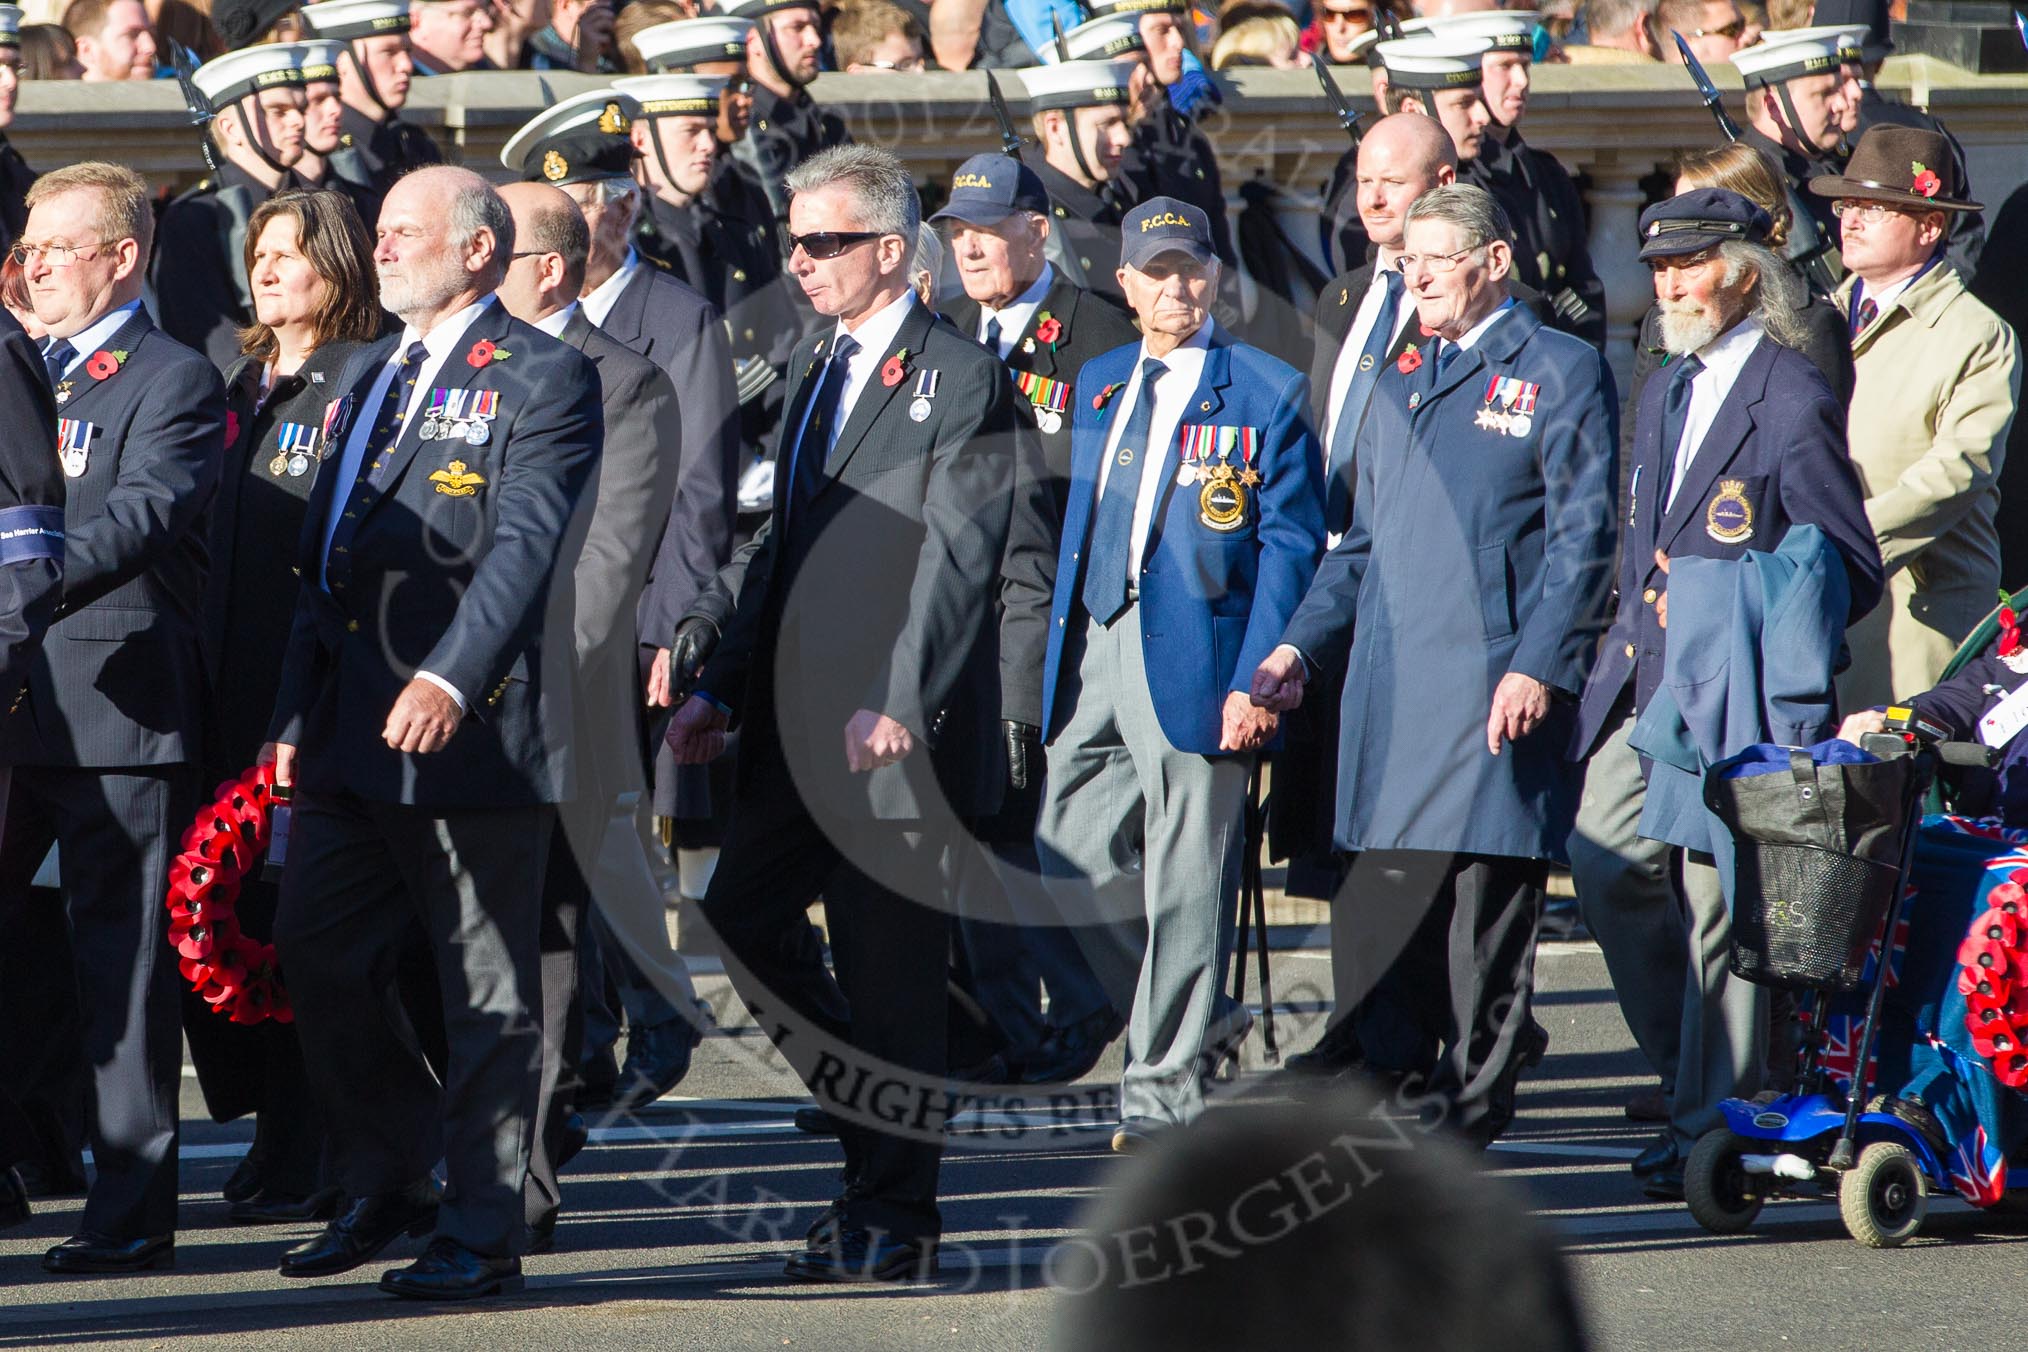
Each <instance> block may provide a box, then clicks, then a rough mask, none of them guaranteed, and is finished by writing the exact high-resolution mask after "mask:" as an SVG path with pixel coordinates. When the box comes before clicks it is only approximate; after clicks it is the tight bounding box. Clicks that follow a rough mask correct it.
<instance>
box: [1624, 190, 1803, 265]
mask: <svg viewBox="0 0 2028 1352" xmlns="http://www.w3.org/2000/svg"><path fill="white" fill-rule="evenodd" d="M1773 228H1774V219H1773V218H1772V217H1771V216H1769V215H1768V214H1767V208H1765V207H1763V206H1761V205H1760V204H1759V203H1758V202H1749V201H1748V200H1747V199H1746V198H1744V197H1741V196H1740V195H1739V194H1738V193H1736V192H1733V191H1731V190H1730V189H1727V188H1692V189H1691V190H1690V191H1689V192H1686V193H1678V194H1677V195H1676V196H1674V197H1672V198H1670V199H1669V200H1668V201H1666V202H1657V203H1655V205H1653V206H1651V207H1649V208H1648V209H1647V210H1646V211H1644V212H1642V213H1641V257H1642V258H1644V259H1647V258H1670V257H1674V256H1676V255H1679V254H1693V253H1697V252H1699V251H1701V250H1704V249H1708V248H1710V247H1711V246H1712V245H1714V244H1727V243H1746V244H1765V243H1767V233H1768V231H1769V230H1771V229H1773Z"/></svg>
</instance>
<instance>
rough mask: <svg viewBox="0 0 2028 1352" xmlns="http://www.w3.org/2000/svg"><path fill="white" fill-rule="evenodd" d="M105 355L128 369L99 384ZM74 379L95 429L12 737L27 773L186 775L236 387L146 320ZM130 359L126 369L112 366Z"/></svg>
mask: <svg viewBox="0 0 2028 1352" xmlns="http://www.w3.org/2000/svg"><path fill="white" fill-rule="evenodd" d="M97 352H103V353H105V354H106V360H105V362H103V363H97V364H98V365H99V366H100V368H101V369H102V370H103V368H104V367H106V366H114V365H115V364H116V369H112V370H110V371H107V372H105V374H104V375H103V378H101V377H99V376H94V375H93V374H92V373H91V369H90V368H91V367H93V365H94V364H95V362H96V357H97ZM97 352H90V353H85V354H83V355H84V357H85V358H86V360H85V361H83V362H80V363H79V364H78V365H77V366H76V367H75V368H74V369H73V370H72V372H71V374H70V376H69V377H68V378H67V379H66V380H65V381H64V382H63V383H64V385H65V386H66V387H68V397H67V398H65V399H64V400H63V402H62V404H61V406H60V407H59V408H58V410H57V412H58V416H59V417H61V418H65V419H70V420H73V421H74V422H76V423H81V424H89V425H90V428H91V444H90V449H89V452H88V454H87V456H86V460H85V467H84V473H83V474H81V475H79V476H77V477H76V478H73V479H71V480H70V481H69V483H68V485H67V487H68V489H69V493H68V501H67V502H66V503H65V505H64V532H65V540H64V562H63V572H64V578H63V601H62V604H61V609H60V611H59V616H58V619H57V622H56V623H55V624H54V625H53V626H51V628H50V630H49V634H48V637H47V638H46V639H45V640H44V642H43V646H42V651H41V652H40V653H39V654H37V656H36V658H35V660H34V662H33V663H32V665H31V666H30V667H29V672H28V691H27V694H26V696H25V698H24V699H23V700H22V701H21V703H20V704H19V705H18V706H17V707H16V708H15V710H14V712H13V713H12V714H11V715H9V716H8V718H7V720H6V725H5V728H4V731H0V760H4V761H6V762H8V763H10V764H14V765H60V766H80V767H86V768H114V767H121V766H137V765H177V764H182V763H185V762H191V761H195V760H196V759H197V758H198V757H199V755H200V754H201V753H202V750H203V741H202V735H201V734H202V728H203V721H204V714H205V706H206V702H207V700H208V698H209V693H208V683H207V681H206V680H205V675H204V654H203V638H202V630H201V623H202V618H201V617H202V607H203V599H204V575H205V569H206V558H207V551H206V547H205V524H206V514H207V513H208V512H209V510H210V507H211V499H212V495H213V494H214V493H215V492H216V491H217V488H218V473H219V462H220V459H221V458H222V456H223V455H224V450H225V387H224V384H223V383H222V382H221V381H220V379H219V375H218V371H217V369H216V368H215V367H213V366H212V365H211V363H210V362H208V361H206V360H205V359H204V358H203V357H202V356H201V355H199V354H198V353H196V352H193V351H191V350H190V349H189V348H187V347H184V346H183V345H182V344H181V343H178V342H176V341H175V340H174V339H172V338H170V337H169V336H168V335H167V334H165V333H163V332H162V331H161V330H160V329H157V328H156V327H155V326H154V324H153V323H152V322H151V321H150V320H149V318H148V314H147V311H146V310H136V311H134V312H133V314H132V316H131V317H130V318H129V319H128V320H127V322H126V323H125V324H122V325H121V326H120V328H119V330H118V332H116V333H115V334H114V335H113V337H112V339H111V341H109V342H107V343H106V344H105V346H104V347H103V348H101V349H98V350H97ZM117 353H124V354H125V356H124V358H118V359H116V358H115V356H114V354H117Z"/></svg>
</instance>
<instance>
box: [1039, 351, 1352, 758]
mask: <svg viewBox="0 0 2028 1352" xmlns="http://www.w3.org/2000/svg"><path fill="white" fill-rule="evenodd" d="M1140 355H1141V345H1140V344H1139V343H1129V344H1127V345H1126V346H1124V347H1118V348H1115V349H1113V350H1112V351H1111V352H1108V353H1106V354H1105V355H1104V356H1102V357H1094V358H1092V360H1090V361H1088V362H1086V363H1085V365H1084V369H1083V370H1082V371H1081V372H1079V374H1078V377H1077V390H1076V395H1075V402H1074V403H1073V405H1072V411H1073V414H1074V420H1073V422H1072V425H1071V461H1070V501H1069V510H1068V513H1067V515H1066V516H1065V518H1064V523H1063V542H1062V544H1061V546H1060V547H1059V549H1058V553H1057V563H1056V589H1055V594H1054V596H1053V598H1052V600H1051V603H1050V619H1051V622H1050V626H1049V649H1048V654H1047V657H1046V658H1045V662H1044V668H1043V676H1042V691H1043V706H1042V727H1043V732H1044V737H1045V740H1053V739H1054V738H1055V737H1056V735H1057V734H1058V733H1059V732H1061V731H1062V729H1063V725H1064V723H1065V722H1066V721H1067V720H1068V718H1069V716H1070V704H1069V701H1068V700H1067V699H1064V698H1061V696H1062V695H1063V690H1064V680H1065V677H1066V675H1067V674H1070V675H1074V674H1075V673H1066V672H1065V671H1064V670H1063V640H1064V635H1065V634H1066V633H1067V632H1068V629H1069V626H1070V625H1072V624H1079V625H1081V624H1083V623H1085V620H1086V612H1085V609H1084V604H1083V601H1082V599H1081V595H1082V592H1083V590H1084V563H1083V559H1084V554H1085V553H1086V550H1087V546H1088V544H1089V539H1088V537H1089V536H1090V535H1091V524H1092V516H1093V513H1094V512H1095V511H1096V510H1097V507H1098V476H1099V463H1100V461H1101V460H1102V459H1103V458H1104V456H1105V449H1106V438H1107V435H1108V433H1109V432H1110V429H1111V426H1112V420H1113V418H1114V417H1115V416H1117V415H1118V410H1119V408H1120V407H1121V406H1122V405H1123V404H1125V403H1126V400H1125V399H1123V398H1117V397H1115V398H1108V399H1105V400H1104V401H1103V404H1104V406H1103V407H1101V408H1096V409H1095V408H1093V407H1092V401H1093V399H1094V397H1096V396H1098V395H1099V394H1100V393H1101V392H1102V391H1104V390H1105V389H1106V388H1107V387H1109V386H1124V385H1125V383H1126V382H1127V381H1128V380H1130V379H1132V378H1133V375H1134V366H1135V363H1136V362H1137V361H1138V360H1139V359H1140ZM1309 408H1310V383H1309V380H1308V379H1307V378H1306V377H1305V376H1304V375H1303V373H1302V372H1300V371H1298V370H1296V369H1295V368H1294V367H1293V366H1290V365H1288V364H1287V363H1286V362H1283V361H1279V360H1277V359H1276V358H1274V357H1271V356H1269V355H1268V354H1267V353H1265V352H1262V351H1261V350H1260V349H1259V348H1254V347H1248V346H1246V345H1245V344H1243V343H1236V342H1234V341H1232V340H1231V339H1230V338H1229V337H1228V336H1227V335H1226V333H1225V331H1224V330H1223V329H1219V330H1216V331H1214V332H1213V334H1212V338H1211V349H1210V351H1209V352H1207V353H1206V354H1205V358H1204V374H1203V376H1202V378H1201V379H1200V380H1199V382H1198V385H1197V389H1196V391H1195V392H1194V393H1193V394H1192V395H1191V396H1190V403H1189V406H1188V409H1187V411H1186V412H1185V413H1184V416H1183V424H1182V426H1181V427H1179V428H1178V429H1177V436H1176V439H1175V441H1173V442H1172V443H1171V444H1170V445H1169V446H1167V447H1165V448H1164V449H1163V455H1162V458H1161V459H1160V460H1159V461H1158V460H1154V459H1152V458H1151V459H1150V460H1149V462H1148V466H1147V472H1148V473H1151V474H1159V475H1160V476H1161V480H1162V488H1161V491H1160V494H1159V495H1158V496H1157V497H1156V499H1155V514H1154V519H1153V520H1152V521H1151V522H1150V523H1149V527H1148V543H1147V549H1146V551H1145V553H1144V555H1143V559H1142V566H1141V576H1140V593H1141V602H1140V605H1139V606H1138V607H1136V608H1135V611H1134V615H1135V622H1136V623H1138V624H1139V625H1140V627H1141V651H1142V654H1143V656H1144V657H1145V659H1146V661H1147V666H1148V696H1149V698H1150V699H1151V700H1152V701H1153V702H1154V705H1155V716H1156V718H1157V720H1158V721H1159V722H1160V723H1161V725H1162V733H1163V735H1164V736H1166V737H1167V738H1168V739H1169V744H1170V745H1171V746H1173V747H1175V748H1176V749H1177V750H1178V751H1189V752H1194V753H1196V754H1198V755H1201V756H1215V755H1218V754H1219V750H1218V739H1219V735H1220V733H1221V732H1222V731H1223V728H1224V709H1225V697H1226V696H1227V695H1228V694H1230V693H1231V692H1233V691H1245V690H1247V689H1249V688H1250V687H1251V685H1252V683H1253V673H1254V668H1256V667H1258V666H1259V665H1260V664H1261V662H1262V661H1264V660H1265V659H1266V658H1267V655H1268V654H1269V653H1270V652H1272V651H1274V646H1275V644H1276V643H1278V642H1280V641H1281V635H1282V630H1283V628H1284V627H1285V626H1286V625H1287V624H1288V620H1289V616H1290V615H1291V614H1293V613H1294V611H1295V608H1296V603H1297V602H1298V601H1300V600H1301V599H1302V597H1303V589H1304V588H1305V587H1307V586H1309V584H1310V575H1311V574H1312V573H1313V572H1315V571H1316V567H1317V556H1318V554H1319V553H1320V552H1322V550H1323V547H1324V490H1323V455H1322V453H1321V452H1319V451H1318V449H1317V439H1316V437H1315V436H1313V435H1311V432H1310V424H1309ZM1192 428H1227V429H1233V428H1238V429H1247V430H1250V431H1252V432H1253V433H1254V434H1255V435H1256V437H1257V442H1256V444H1257V446H1258V450H1257V451H1256V452H1255V454H1254V460H1253V468H1254V469H1255V471H1257V472H1258V473H1259V475H1260V483H1259V484H1258V485H1257V486H1255V487H1252V488H1249V489H1248V490H1247V492H1246V496H1247V504H1246V518H1245V520H1244V521H1243V522H1242V523H1241V524H1240V525H1239V526H1238V527H1237V528H1235V529H1232V530H1218V529H1215V528H1213V527H1212V526H1209V525H1207V524H1205V522H1204V520H1203V514H1202V511H1201V508H1200V506H1199V502H1198V498H1199V493H1200V491H1201V489H1200V486H1197V485H1191V486H1183V485H1179V484H1178V483H1177V482H1176V478H1177V473H1178V471H1179V470H1180V469H1181V468H1182V463H1183V462H1182V458H1181V444H1182V442H1183V439H1184V438H1185V437H1186V436H1188V435H1190V434H1191V429H1192ZM1152 454H1153V451H1152V449H1151V451H1150V455H1151V456H1152ZM1230 462H1231V464H1232V466H1233V468H1234V469H1235V470H1237V469H1239V468H1240V467H1241V462H1242V457H1241V453H1240V451H1239V450H1237V449H1234V450H1233V451H1232V453H1231V456H1230Z"/></svg>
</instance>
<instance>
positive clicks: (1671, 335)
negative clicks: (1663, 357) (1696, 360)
mask: <svg viewBox="0 0 2028 1352" xmlns="http://www.w3.org/2000/svg"><path fill="white" fill-rule="evenodd" d="M1657 304H1659V305H1660V306H1661V307H1662V349H1663V350H1664V351H1665V352H1667V353H1669V354H1670V355H1671V356H1674V357H1687V356H1689V355H1690V354H1691V353H1693V352H1701V351H1703V350H1704V349H1705V348H1707V347H1709V346H1710V345H1711V343H1712V341H1713V340H1714V339H1716V338H1717V337H1718V335H1719V328H1718V326H1717V325H1716V324H1714V323H1712V322H1711V319H1710V317H1709V316H1708V315H1706V314H1704V312H1703V311H1701V310H1698V309H1696V308H1695V307H1694V306H1689V305H1685V306H1683V307H1682V308H1681V309H1676V308H1672V306H1671V304H1670V302H1668V301H1666V300H1665V301H1659V302H1657Z"/></svg>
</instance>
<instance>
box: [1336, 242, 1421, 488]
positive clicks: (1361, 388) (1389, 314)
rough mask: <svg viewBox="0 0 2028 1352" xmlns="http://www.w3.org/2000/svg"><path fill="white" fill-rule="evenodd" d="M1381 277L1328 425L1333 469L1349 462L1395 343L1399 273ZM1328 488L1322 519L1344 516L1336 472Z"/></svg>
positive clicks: (1398, 304) (1399, 311)
mask: <svg viewBox="0 0 2028 1352" xmlns="http://www.w3.org/2000/svg"><path fill="white" fill-rule="evenodd" d="M1380 280H1381V282H1382V285H1383V289H1384V291H1385V293H1386V294H1385V295H1384V296H1383V297H1382V298H1381V301H1380V310H1379V312H1378V313H1377V314H1375V315H1374V316H1373V327H1372V328H1371V329H1370V330H1368V332H1367V334H1366V342H1365V344H1364V346H1362V347H1361V348H1360V349H1359V365H1358V366H1357V367H1356V368H1355V369H1354V370H1353V372H1352V379H1351V380H1350V381H1348V382H1347V383H1346V385H1345V402H1344V403H1342V404H1340V405H1339V406H1338V420H1337V422H1335V423H1334V424H1332V428H1331V458H1330V463H1331V465H1332V467H1333V468H1334V469H1335V468H1336V467H1337V466H1339V465H1344V464H1349V463H1350V462H1351V459H1352V444H1353V442H1354V440H1355V439H1356V438H1357V437H1358V436H1359V426H1360V424H1361V423H1363V422H1365V421H1366V405H1367V404H1368V402H1370V401H1371V400H1372V398H1373V387H1374V386H1375V385H1377V384H1379V383H1380V364H1381V361H1382V360H1383V359H1384V358H1385V357H1386V356H1387V349H1388V348H1390V347H1392V346H1393V345H1394V321H1395V319H1396V318H1397V317H1399V315H1400V313H1401V289H1402V281H1401V274H1400V273H1398V272H1395V271H1394V270H1392V269H1389V270H1387V271H1386V272H1383V273H1381V274H1380ZM1329 492H1330V502H1329V503H1328V505H1327V510H1326V512H1325V519H1326V520H1328V521H1332V522H1338V521H1343V520H1345V519H1346V515H1347V513H1346V512H1343V511H1341V510H1340V509H1341V508H1345V507H1347V506H1348V504H1346V503H1345V502H1344V501H1342V500H1343V499H1344V498H1345V496H1346V492H1345V486H1344V483H1343V482H1341V479H1340V476H1339V475H1337V474H1333V475H1332V476H1331V483H1330V490H1329Z"/></svg>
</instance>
